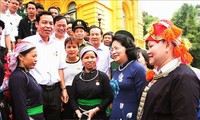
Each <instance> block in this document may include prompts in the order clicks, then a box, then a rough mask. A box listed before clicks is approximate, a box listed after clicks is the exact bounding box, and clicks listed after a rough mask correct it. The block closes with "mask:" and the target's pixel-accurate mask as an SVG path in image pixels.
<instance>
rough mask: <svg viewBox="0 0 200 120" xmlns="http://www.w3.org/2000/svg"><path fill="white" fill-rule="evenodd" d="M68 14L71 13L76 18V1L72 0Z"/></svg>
mask: <svg viewBox="0 0 200 120" xmlns="http://www.w3.org/2000/svg"><path fill="white" fill-rule="evenodd" d="M67 14H69V15H70V16H71V17H72V18H74V19H76V3H75V2H72V3H71V4H70V5H69V8H68V12H67Z"/></svg>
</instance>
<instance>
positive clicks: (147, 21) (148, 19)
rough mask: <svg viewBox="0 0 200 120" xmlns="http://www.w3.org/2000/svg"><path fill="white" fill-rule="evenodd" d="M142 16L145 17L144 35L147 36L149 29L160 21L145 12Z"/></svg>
mask: <svg viewBox="0 0 200 120" xmlns="http://www.w3.org/2000/svg"><path fill="white" fill-rule="evenodd" d="M142 16H143V21H144V28H143V29H144V31H143V35H146V34H147V33H148V31H147V29H148V28H149V26H150V25H151V24H152V23H154V22H157V21H159V19H158V17H154V16H152V15H149V14H148V13H147V12H145V11H144V12H143V13H142Z"/></svg>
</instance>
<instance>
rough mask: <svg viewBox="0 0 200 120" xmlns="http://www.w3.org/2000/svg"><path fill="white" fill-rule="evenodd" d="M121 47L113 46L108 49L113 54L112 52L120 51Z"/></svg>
mask: <svg viewBox="0 0 200 120" xmlns="http://www.w3.org/2000/svg"><path fill="white" fill-rule="evenodd" d="M121 48H122V47H119V46H115V47H113V48H110V52H113V51H118V50H120V49H121Z"/></svg>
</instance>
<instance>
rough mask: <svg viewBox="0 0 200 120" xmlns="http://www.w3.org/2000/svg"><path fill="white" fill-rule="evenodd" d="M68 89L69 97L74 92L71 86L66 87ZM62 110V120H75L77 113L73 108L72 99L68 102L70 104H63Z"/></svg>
mask: <svg viewBox="0 0 200 120" xmlns="http://www.w3.org/2000/svg"><path fill="white" fill-rule="evenodd" d="M66 88H67V92H68V95H69V96H71V91H72V88H71V86H66ZM62 109H63V111H62V112H61V120H73V119H75V118H74V114H75V113H74V110H73V108H72V107H71V104H70V98H69V100H68V103H66V104H65V103H63V106H62Z"/></svg>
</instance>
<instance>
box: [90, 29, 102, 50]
mask: <svg viewBox="0 0 200 120" xmlns="http://www.w3.org/2000/svg"><path fill="white" fill-rule="evenodd" d="M90 42H91V44H92V46H93V47H95V48H96V49H97V48H98V47H99V46H100V44H101V30H100V29H99V28H92V29H90Z"/></svg>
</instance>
